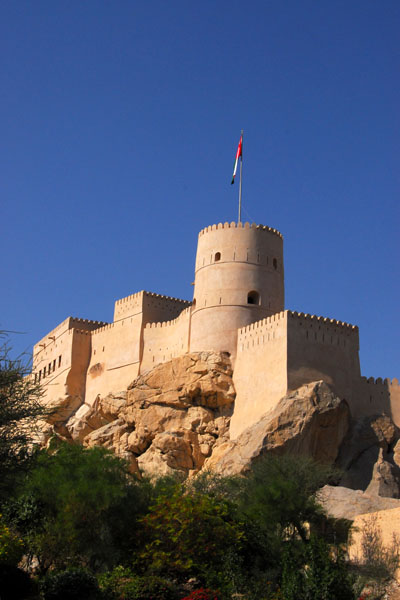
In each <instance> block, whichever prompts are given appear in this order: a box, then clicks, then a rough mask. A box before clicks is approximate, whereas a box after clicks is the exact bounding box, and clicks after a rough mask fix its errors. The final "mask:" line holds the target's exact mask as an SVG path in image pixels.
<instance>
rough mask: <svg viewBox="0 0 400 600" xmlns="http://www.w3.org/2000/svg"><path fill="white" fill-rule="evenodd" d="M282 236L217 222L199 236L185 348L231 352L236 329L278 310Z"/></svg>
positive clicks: (280, 305) (258, 228)
mask: <svg viewBox="0 0 400 600" xmlns="http://www.w3.org/2000/svg"><path fill="white" fill-rule="evenodd" d="M283 279H284V277H283V240H282V236H281V234H280V233H279V232H278V231H276V230H275V229H271V228H269V227H264V226H262V225H251V226H250V225H249V224H248V223H245V224H244V225H242V224H241V223H239V224H236V223H231V224H229V223H224V224H222V223H220V224H219V225H212V226H210V227H207V228H206V229H203V230H202V231H201V232H200V234H199V240H198V246H197V255H196V268H195V288H194V298H193V306H192V319H191V331H190V351H202V350H216V351H227V352H229V353H230V354H231V356H232V359H233V361H234V360H235V356H236V346H237V330H238V329H239V328H241V327H245V326H246V325H249V324H250V323H253V322H255V321H259V320H260V319H262V318H265V317H268V316H270V315H272V314H274V313H276V312H279V311H281V310H283V306H284V284H283Z"/></svg>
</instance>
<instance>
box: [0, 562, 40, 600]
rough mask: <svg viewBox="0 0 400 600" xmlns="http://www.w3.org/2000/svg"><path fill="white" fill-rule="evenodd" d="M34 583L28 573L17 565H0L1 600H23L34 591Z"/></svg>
mask: <svg viewBox="0 0 400 600" xmlns="http://www.w3.org/2000/svg"><path fill="white" fill-rule="evenodd" d="M33 588H34V584H33V581H32V580H31V578H30V577H29V575H28V573H25V571H23V570H22V569H19V568H18V567H16V566H15V565H5V564H2V565H0V598H1V600H21V598H27V597H28V596H29V594H30V593H31V592H32V591H33Z"/></svg>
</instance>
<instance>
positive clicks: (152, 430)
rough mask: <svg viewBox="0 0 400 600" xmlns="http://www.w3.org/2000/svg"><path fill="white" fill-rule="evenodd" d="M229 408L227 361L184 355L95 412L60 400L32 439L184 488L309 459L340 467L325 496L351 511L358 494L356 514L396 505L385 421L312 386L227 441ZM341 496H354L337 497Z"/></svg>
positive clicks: (399, 466)
mask: <svg viewBox="0 0 400 600" xmlns="http://www.w3.org/2000/svg"><path fill="white" fill-rule="evenodd" d="M234 400H235V390H234V386H233V382H232V367H231V363H230V360H229V357H228V355H227V354H226V353H217V352H200V353H191V354H185V355H183V356H181V357H178V358H175V359H173V360H171V361H169V362H167V363H163V364H160V365H157V366H156V367H155V368H154V369H152V370H151V371H149V372H147V373H144V374H142V375H140V376H139V377H138V378H137V379H135V381H133V383H132V384H131V385H130V386H129V387H128V389H127V390H125V391H124V392H121V393H120V394H109V395H107V396H105V397H100V396H99V397H97V398H96V399H95V401H94V403H93V404H92V405H88V404H82V401H81V399H80V398H79V397H72V396H65V397H63V398H60V399H59V401H58V403H54V405H53V406H52V407H51V412H50V414H49V415H48V417H47V422H46V423H45V424H41V426H40V436H38V439H39V440H40V441H41V442H45V441H46V439H49V437H50V435H51V434H52V433H54V432H56V433H57V435H58V436H59V437H62V438H64V439H67V440H69V441H72V442H78V443H82V444H84V445H85V446H87V447H91V446H96V445H101V446H104V447H106V448H109V449H111V450H113V451H114V452H115V453H116V454H117V455H118V456H121V457H123V458H125V459H126V460H128V462H129V464H130V468H131V470H132V472H137V473H144V474H147V475H150V476H159V475H167V474H178V475H179V476H181V477H182V478H184V477H187V476H191V475H193V474H195V473H197V472H198V471H199V470H201V469H209V470H214V471H216V472H218V473H221V474H225V475H228V474H237V473H243V472H245V471H246V470H248V469H249V468H250V466H251V464H252V462H253V461H254V460H257V458H258V457H260V456H261V455H263V454H266V453H273V454H283V453H289V454H295V455H305V456H310V457H312V458H314V459H315V460H317V461H319V462H323V463H328V464H336V465H338V466H339V468H340V469H341V470H342V471H343V476H342V478H341V482H340V484H341V486H342V487H341V488H335V489H336V490H338V491H337V492H333V491H332V492H331V495H332V497H334V498H336V496H335V493H340V494H341V496H346V494H347V496H346V498H347V499H348V501H349V502H350V500H349V499H350V496H349V494H350V492H351V491H352V490H360V491H359V493H357V494H355V495H354V494H353V496H351V498H354V502H353V500H352V501H351V502H350V504H351V503H354V504H355V505H356V504H360V505H362V507H363V508H362V509H361V508H360V509H358V508H357V511H358V512H368V510H369V509H367V508H365V505H366V504H368V503H372V505H371V506H372V508H371V510H379V509H380V506H381V505H379V503H377V501H376V500H375V499H376V498H382V497H387V498H400V441H399V439H400V432H399V429H398V428H397V427H396V426H395V425H394V424H393V422H392V421H391V420H390V418H389V417H387V416H384V415H377V416H374V417H365V418H362V419H359V420H357V421H354V420H351V415H350V412H349V408H348V405H347V403H346V402H345V401H344V400H341V399H340V398H338V397H337V396H336V395H335V394H334V392H333V391H332V390H331V388H330V387H329V386H328V385H327V384H326V383H324V382H323V381H318V382H313V383H309V384H306V385H303V386H302V387H300V388H299V389H297V390H295V391H293V392H291V393H289V394H288V395H287V396H285V397H283V398H282V399H281V400H280V402H279V403H278V404H277V405H276V407H275V408H274V409H273V410H271V411H269V412H267V413H265V414H264V415H263V416H262V417H261V419H260V420H259V421H258V422H257V423H255V424H254V425H252V426H251V427H249V428H248V429H246V430H245V431H243V433H242V434H241V435H240V436H239V437H238V438H237V439H235V440H230V438H229V423H230V417H231V414H232V411H233V407H234ZM346 488H352V490H349V491H347V492H346V491H341V490H345V489H346ZM363 492H365V496H364V495H363ZM354 493H355V492H354ZM335 502H336V500H335ZM337 502H338V503H339V504H340V502H341V501H339V500H337ZM382 508H387V506H386V505H382Z"/></svg>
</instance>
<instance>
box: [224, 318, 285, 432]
mask: <svg viewBox="0 0 400 600" xmlns="http://www.w3.org/2000/svg"><path fill="white" fill-rule="evenodd" d="M237 344H238V348H237V357H236V365H235V370H234V373H233V382H234V385H235V389H236V400H235V408H234V412H233V416H232V419H231V426H230V437H231V439H235V438H236V437H237V436H238V435H239V434H240V433H241V432H242V431H243V430H244V429H246V428H247V427H249V426H250V425H253V424H254V423H256V422H257V421H258V420H259V418H260V417H261V416H262V415H263V414H265V413H266V412H268V411H269V410H271V409H273V408H274V407H275V406H276V404H277V402H278V401H279V400H280V399H281V398H282V396H284V395H285V394H286V390H287V313H286V312H280V313H277V314H275V315H273V316H272V317H268V318H266V319H263V320H262V321H258V322H257V323H253V324H252V325H249V326H247V327H244V328H242V329H240V330H239V334H238V343H237Z"/></svg>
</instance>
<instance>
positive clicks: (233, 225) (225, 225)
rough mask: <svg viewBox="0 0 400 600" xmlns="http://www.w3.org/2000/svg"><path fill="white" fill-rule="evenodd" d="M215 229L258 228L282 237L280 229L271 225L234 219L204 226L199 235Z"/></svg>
mask: <svg viewBox="0 0 400 600" xmlns="http://www.w3.org/2000/svg"><path fill="white" fill-rule="evenodd" d="M217 229H258V230H259V231H266V232H268V233H274V234H275V235H277V236H278V237H280V238H281V239H283V235H282V234H281V233H280V231H278V230H277V229H273V228H272V227H267V226H266V225H257V224H256V223H251V224H250V223H249V222H246V223H236V222H235V221H232V222H231V223H228V222H227V221H226V222H225V223H218V224H217V225H209V226H208V227H205V228H204V229H202V230H201V231H200V233H199V237H200V236H202V235H204V234H205V233H209V232H210V231H216V230H217Z"/></svg>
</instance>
